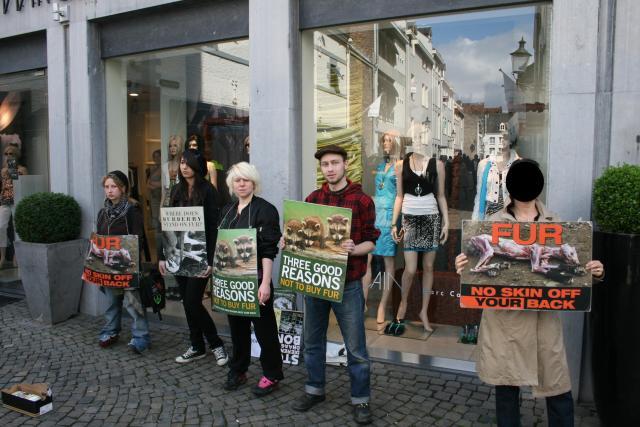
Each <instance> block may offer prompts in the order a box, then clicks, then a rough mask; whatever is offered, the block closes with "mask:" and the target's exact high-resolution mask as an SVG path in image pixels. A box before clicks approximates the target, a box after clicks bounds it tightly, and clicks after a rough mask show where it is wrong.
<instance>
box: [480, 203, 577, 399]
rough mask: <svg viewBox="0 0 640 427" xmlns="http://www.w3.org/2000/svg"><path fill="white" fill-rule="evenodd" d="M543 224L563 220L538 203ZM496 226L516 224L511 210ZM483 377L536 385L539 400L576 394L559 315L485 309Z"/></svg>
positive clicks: (499, 217)
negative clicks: (501, 222) (570, 392)
mask: <svg viewBox="0 0 640 427" xmlns="http://www.w3.org/2000/svg"><path fill="white" fill-rule="evenodd" d="M536 206H537V207H538V212H540V213H541V215H540V219H539V220H540V221H559V219H558V218H557V217H555V216H554V215H553V214H551V213H550V212H549V211H547V209H546V207H545V206H544V205H543V204H542V203H541V202H536ZM489 220H491V221H515V218H514V217H513V216H511V215H510V214H509V213H508V212H507V211H506V209H505V210H502V211H501V212H497V213H495V214H494V215H492V216H491V217H490V218H489ZM476 366H477V369H478V376H479V377H480V379H481V380H482V381H484V382H486V383H488V384H492V385H512V386H532V388H533V394H534V395H535V396H537V397H546V396H556V395H559V394H562V393H566V392H568V391H570V390H571V379H570V377H569V367H568V365H567V356H566V353H565V348H564V341H563V338H562V322H561V320H560V316H559V313H557V312H552V311H507V310H484V311H483V312H482V321H481V323H480V332H479V336H478V358H477V364H476Z"/></svg>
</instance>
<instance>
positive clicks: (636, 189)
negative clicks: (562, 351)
mask: <svg viewBox="0 0 640 427" xmlns="http://www.w3.org/2000/svg"><path fill="white" fill-rule="evenodd" d="M593 208H594V210H593V214H594V219H595V222H596V225H597V231H596V232H595V233H594V247H593V249H594V258H595V259H599V260H601V261H602V263H603V264H604V266H605V272H606V277H605V278H604V283H603V284H601V285H596V286H594V289H593V302H592V308H591V314H590V316H589V318H590V323H589V326H590V331H591V345H592V348H591V351H592V361H593V381H594V397H595V401H596V408H597V409H598V414H599V416H600V419H601V421H602V423H603V424H604V425H606V426H613V425H637V424H636V423H637V421H638V415H637V411H638V403H639V402H640V370H639V369H638V362H639V361H640V166H637V165H635V166H634V165H626V164H625V165H623V166H619V167H610V168H608V169H606V170H605V171H604V173H603V174H602V176H601V177H600V178H598V179H597V180H596V182H595V184H594V189H593Z"/></svg>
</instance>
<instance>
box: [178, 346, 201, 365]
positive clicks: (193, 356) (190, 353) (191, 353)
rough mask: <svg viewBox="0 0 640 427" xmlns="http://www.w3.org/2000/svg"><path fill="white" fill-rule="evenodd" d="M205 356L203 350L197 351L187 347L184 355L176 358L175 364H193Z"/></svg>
mask: <svg viewBox="0 0 640 427" xmlns="http://www.w3.org/2000/svg"><path fill="white" fill-rule="evenodd" d="M206 355H207V352H206V351H204V350H201V351H198V350H196V349H194V348H193V347H189V349H188V350H187V351H185V353H184V354H182V355H180V356H178V357H176V362H178V363H189V362H193V361H194V360H198V359H202V358H203V357H205V356H206Z"/></svg>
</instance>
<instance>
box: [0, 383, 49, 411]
mask: <svg viewBox="0 0 640 427" xmlns="http://www.w3.org/2000/svg"><path fill="white" fill-rule="evenodd" d="M2 404H3V406H4V407H6V408H8V409H11V410H13V411H17V412H20V413H22V414H25V415H29V416H31V417H37V416H39V415H43V414H46V413H47V412H49V411H51V410H52V409H53V398H52V396H51V388H49V385H48V384H44V383H41V384H14V385H12V386H11V387H8V388H5V389H2Z"/></svg>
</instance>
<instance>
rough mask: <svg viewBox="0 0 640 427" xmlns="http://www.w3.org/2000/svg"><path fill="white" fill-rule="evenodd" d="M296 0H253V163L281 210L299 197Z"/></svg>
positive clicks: (265, 191) (268, 196)
mask: <svg viewBox="0 0 640 427" xmlns="http://www.w3.org/2000/svg"><path fill="white" fill-rule="evenodd" d="M297 3H298V2H297V1H296V0H250V2H249V44H250V48H249V51H250V54H249V68H250V76H251V82H250V86H251V94H250V97H251V98H250V102H251V107H250V134H251V156H250V157H251V163H253V164H254V165H256V167H257V168H258V170H259V171H260V174H261V176H262V183H263V196H264V197H265V198H266V199H267V200H269V201H270V202H271V203H273V204H274V205H276V207H277V208H278V209H281V208H282V200H283V199H288V198H293V199H298V198H300V197H301V193H300V192H301V190H300V188H301V185H300V176H301V168H300V157H301V154H300V153H301V141H300V101H299V98H300V97H299V93H298V92H299V87H300V73H299V54H300V48H299V45H300V36H299V31H298V24H297V16H298V13H297Z"/></svg>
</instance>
